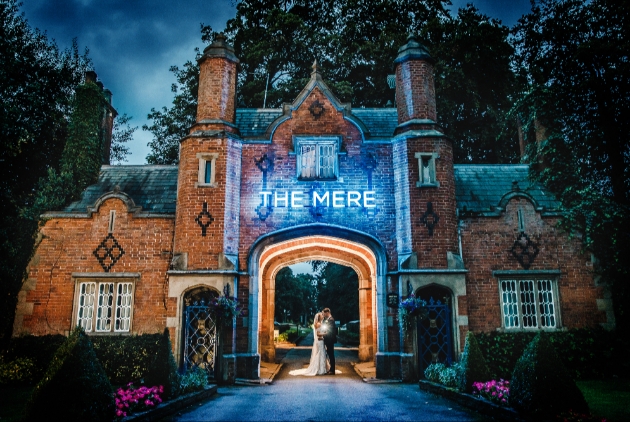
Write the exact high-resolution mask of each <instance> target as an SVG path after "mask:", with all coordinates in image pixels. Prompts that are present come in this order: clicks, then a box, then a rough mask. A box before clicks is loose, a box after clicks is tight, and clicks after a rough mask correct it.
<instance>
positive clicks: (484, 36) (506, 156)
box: [143, 0, 517, 164]
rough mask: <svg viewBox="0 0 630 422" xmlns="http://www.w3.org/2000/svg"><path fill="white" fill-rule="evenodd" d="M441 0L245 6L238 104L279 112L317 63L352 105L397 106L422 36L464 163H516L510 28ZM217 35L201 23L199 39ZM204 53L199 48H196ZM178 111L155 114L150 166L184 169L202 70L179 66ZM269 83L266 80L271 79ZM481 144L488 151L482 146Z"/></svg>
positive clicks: (238, 31)
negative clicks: (453, 11)
mask: <svg viewBox="0 0 630 422" xmlns="http://www.w3.org/2000/svg"><path fill="white" fill-rule="evenodd" d="M445 4H448V2H447V1H444V0H405V1H394V0H378V1H374V0H343V1H332V0H315V1H308V2H307V1H304V0H296V1H290V2H289V1H286V0H284V1H283V0H243V1H240V2H239V3H238V6H237V12H236V17H235V18H234V19H231V20H229V21H228V22H227V25H226V36H227V37H228V42H230V43H231V44H232V45H233V46H234V49H235V53H236V55H237V57H238V58H239V60H240V66H239V75H238V80H237V102H238V104H239V106H240V107H262V106H263V105H265V106H267V107H279V106H281V104H282V103H284V102H292V101H293V100H294V99H295V97H296V96H297V95H298V93H299V92H300V91H301V90H302V89H303V88H304V86H305V85H306V83H307V81H308V77H309V74H310V73H311V71H312V69H311V66H312V64H313V61H314V60H315V59H317V61H318V64H319V67H320V68H321V69H322V75H323V76H324V78H325V79H326V83H327V84H328V85H329V86H330V87H331V89H332V90H333V92H335V94H336V95H337V96H338V97H339V98H340V100H342V101H347V102H351V104H352V106H353V107H362V106H364V107H384V106H393V104H394V95H395V91H394V90H393V89H391V88H389V86H388V85H387V75H388V74H391V73H393V62H394V60H395V58H396V56H397V54H398V49H399V48H400V47H401V46H402V45H403V44H405V42H406V39H407V35H408V34H409V33H414V34H420V35H421V37H422V38H424V39H425V40H426V41H427V44H428V47H429V48H430V50H431V51H433V56H434V58H436V59H437V64H436V70H437V72H438V78H437V80H436V91H437V101H438V116H440V117H439V119H440V122H439V123H441V124H443V125H444V127H445V129H446V131H447V133H448V134H449V135H450V136H451V137H453V140H454V144H455V152H456V160H457V161H458V162H464V161H476V162H498V161H500V162H511V161H514V160H515V159H516V152H517V148H516V139H517V137H516V133H517V129H516V126H515V124H514V122H508V121H507V120H506V118H505V114H506V112H507V111H508V110H509V108H510V106H511V102H510V100H511V98H512V96H513V92H514V90H515V88H516V86H515V78H514V76H513V73H512V71H511V68H510V58H511V56H510V55H511V54H512V48H511V47H510V45H509V43H508V29H507V28H506V27H504V26H502V25H500V24H499V23H498V22H497V21H494V20H491V19H489V18H488V17H486V16H484V15H481V14H480V13H479V11H478V10H477V9H475V8H474V7H467V8H466V9H463V10H461V11H460V12H459V14H458V15H457V16H456V17H455V18H453V17H451V16H450V14H449V13H448V12H447V11H446V9H445V8H444V5H445ZM215 35H216V33H215V32H213V31H212V28H211V27H209V26H202V39H203V41H205V42H211V41H212V40H213V39H214V36H215ZM196 53H197V55H198V54H199V51H198V50H196ZM171 71H173V72H174V73H175V76H176V79H177V84H175V85H173V87H172V90H173V92H175V93H176V95H175V99H174V102H173V106H172V107H171V108H170V109H168V108H166V107H165V108H163V109H162V110H161V111H156V110H152V111H151V114H149V119H151V120H153V124H151V125H147V126H144V127H143V129H145V130H149V131H150V132H152V134H153V136H154V139H153V140H152V141H151V143H150V144H149V145H150V146H151V149H152V152H151V154H150V155H149V156H148V157H147V159H148V161H149V162H150V163H163V164H174V163H177V159H178V157H177V154H178V145H179V140H180V139H181V138H182V137H183V136H186V135H187V133H188V129H189V128H190V126H191V125H192V124H193V123H194V121H195V113H196V104H197V88H198V75H199V67H198V66H197V64H196V63H193V62H187V63H186V64H185V65H184V67H183V68H182V69H179V68H178V67H172V68H171ZM267 81H268V82H267ZM480 144H481V145H480Z"/></svg>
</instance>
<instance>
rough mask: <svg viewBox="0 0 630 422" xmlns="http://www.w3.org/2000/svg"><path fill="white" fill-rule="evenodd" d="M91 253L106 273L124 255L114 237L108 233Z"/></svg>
mask: <svg viewBox="0 0 630 422" xmlns="http://www.w3.org/2000/svg"><path fill="white" fill-rule="evenodd" d="M92 253H93V254H94V256H95V257H96V259H98V262H99V264H101V267H103V270H105V272H106V273H108V272H109V270H111V269H112V267H113V266H114V265H116V263H117V262H118V261H119V260H120V258H122V256H123V255H124V254H125V250H124V249H123V248H122V246H120V244H119V243H118V241H117V240H116V238H115V237H114V235H113V234H111V233H110V234H108V235H107V237H106V238H105V239H103V241H102V242H101V243H100V244H99V245H98V246H97V247H96V249H94V252H92Z"/></svg>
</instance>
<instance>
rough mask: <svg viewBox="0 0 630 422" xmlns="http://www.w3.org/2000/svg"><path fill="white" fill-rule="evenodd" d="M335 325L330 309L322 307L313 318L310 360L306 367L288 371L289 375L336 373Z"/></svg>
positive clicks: (338, 372)
mask: <svg viewBox="0 0 630 422" xmlns="http://www.w3.org/2000/svg"><path fill="white" fill-rule="evenodd" d="M336 341H337V327H336V326H335V319H334V318H333V316H332V315H331V313H330V309H328V308H324V309H323V310H322V311H321V312H318V313H317V314H315V317H314V318H313V349H312V351H311V361H310V362H309V365H308V367H307V368H303V369H296V370H293V371H290V372H289V374H291V375H303V376H314V375H336V374H340V373H341V371H339V370H337V369H335V342H336Z"/></svg>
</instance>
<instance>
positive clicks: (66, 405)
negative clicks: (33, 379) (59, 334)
mask: <svg viewBox="0 0 630 422" xmlns="http://www.w3.org/2000/svg"><path fill="white" fill-rule="evenodd" d="M114 416H115V403H114V392H113V390H112V386H111V384H110V383H109V380H108V379H107V375H106V374H105V371H104V370H103V367H102V366H101V364H100V363H99V361H98V359H97V358H96V355H95V354H94V350H93V349H92V343H91V342H90V339H89V338H88V336H87V335H85V333H84V332H83V330H82V329H81V328H78V327H77V328H75V329H74V330H73V331H72V332H71V333H70V335H69V336H68V338H67V339H66V341H65V342H64V343H63V344H62V345H61V346H60V347H59V349H57V351H56V352H55V354H54V356H53V358H52V360H51V362H50V366H49V367H48V370H47V371H46V374H45V375H44V377H43V378H42V380H41V381H40V382H39V383H38V384H37V385H36V386H35V389H34V390H33V394H32V395H31V397H30V399H29V400H28V402H27V403H26V409H25V418H24V420H26V421H42V420H64V421H87V420H90V421H111V420H113V419H114Z"/></svg>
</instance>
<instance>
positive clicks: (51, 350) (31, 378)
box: [0, 334, 66, 383]
mask: <svg viewBox="0 0 630 422" xmlns="http://www.w3.org/2000/svg"><path fill="white" fill-rule="evenodd" d="M64 341H66V337H65V336H62V335H60V334H55V335H45V336H31V335H27V336H21V337H15V338H12V339H10V340H9V341H8V342H7V344H6V348H4V349H3V350H2V352H1V353H0V360H3V361H4V362H6V363H10V362H13V361H16V360H18V359H28V360H30V361H31V362H33V367H32V368H31V369H32V370H31V371H29V374H30V375H29V374H23V375H25V377H22V379H21V381H20V382H24V383H37V382H38V381H39V380H40V379H42V377H43V376H44V373H45V372H46V369H47V368H48V366H49V365H50V361H51V360H52V357H53V356H54V355H55V352H56V351H57V349H58V348H59V346H61V345H62V344H63V342H64ZM27 375H28V377H27Z"/></svg>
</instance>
